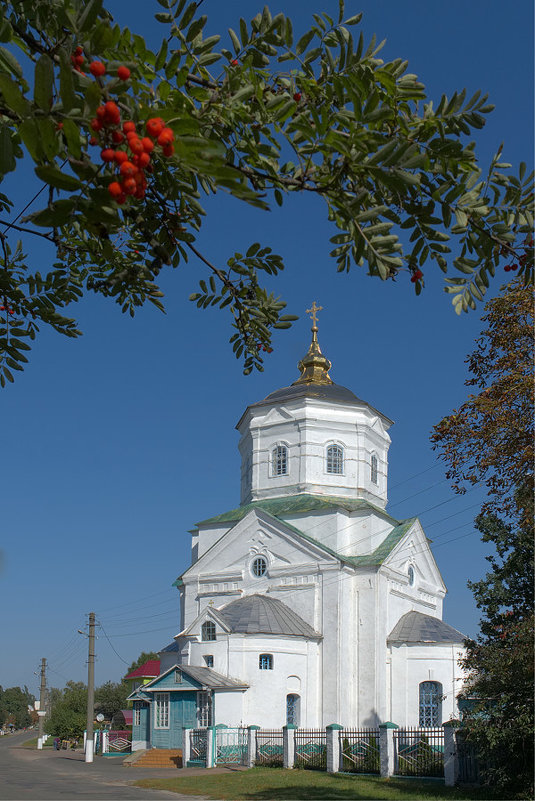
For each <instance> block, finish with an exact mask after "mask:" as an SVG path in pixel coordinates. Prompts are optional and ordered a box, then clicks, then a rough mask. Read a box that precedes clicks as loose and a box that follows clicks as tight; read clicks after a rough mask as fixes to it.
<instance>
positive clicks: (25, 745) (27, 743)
mask: <svg viewBox="0 0 535 801" xmlns="http://www.w3.org/2000/svg"><path fill="white" fill-rule="evenodd" d="M53 745H54V738H53V737H49V738H48V740H47V741H46V743H43V748H51V747H53ZM22 747H23V748H37V737H32V739H31V740H25V741H24V742H23V743H22Z"/></svg>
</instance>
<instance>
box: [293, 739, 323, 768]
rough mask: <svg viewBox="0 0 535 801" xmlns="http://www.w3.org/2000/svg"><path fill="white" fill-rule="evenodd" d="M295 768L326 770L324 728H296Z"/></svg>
mask: <svg viewBox="0 0 535 801" xmlns="http://www.w3.org/2000/svg"><path fill="white" fill-rule="evenodd" d="M294 765H295V767H296V768H307V769H308V770H327V734H326V731H325V729H296V730H295V756H294Z"/></svg>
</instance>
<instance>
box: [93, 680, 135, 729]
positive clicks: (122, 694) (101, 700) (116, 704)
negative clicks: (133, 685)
mask: <svg viewBox="0 0 535 801" xmlns="http://www.w3.org/2000/svg"><path fill="white" fill-rule="evenodd" d="M129 692H130V687H129V685H128V682H125V681H121V682H114V681H107V682H106V683H105V684H102V685H101V686H100V687H97V688H96V690H95V712H97V713H98V712H101V713H102V714H103V715H104V717H105V718H106V719H107V720H111V719H112V717H113V715H114V714H115V712H119V711H120V710H121V709H125V708H126V697H127V695H128V694H129Z"/></svg>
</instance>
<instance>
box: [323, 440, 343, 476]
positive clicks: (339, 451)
mask: <svg viewBox="0 0 535 801" xmlns="http://www.w3.org/2000/svg"><path fill="white" fill-rule="evenodd" d="M327 472H328V473H337V474H338V475H342V473H343V472H344V451H343V448H341V447H340V446H339V445H329V447H328V448H327Z"/></svg>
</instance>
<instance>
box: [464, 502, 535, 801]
mask: <svg viewBox="0 0 535 801" xmlns="http://www.w3.org/2000/svg"><path fill="white" fill-rule="evenodd" d="M476 526H477V528H478V530H479V531H480V532H481V534H482V539H483V541H484V542H491V543H493V544H494V546H495V548H496V555H495V556H494V555H492V556H489V557H487V558H488V560H489V562H490V564H491V567H492V570H491V571H490V572H489V573H487V575H486V576H485V578H484V579H483V580H481V581H477V582H469V586H470V588H471V589H472V590H473V592H474V597H475V599H476V602H477V605H478V607H479V608H480V609H481V610H482V613H483V617H482V619H481V632H480V634H479V636H478V638H477V640H468V642H467V644H466V645H467V655H466V658H465V659H464V660H463V664H464V667H465V668H467V670H468V671H469V680H468V682H467V684H466V686H465V687H464V688H463V691H462V694H461V697H464V698H466V699H470V705H469V707H468V710H467V712H466V713H465V714H464V717H463V721H464V725H465V727H466V728H467V730H468V735H469V737H470V739H472V740H473V741H474V742H475V743H476V745H477V747H478V750H479V752H480V754H481V755H482V757H483V760H484V763H486V768H485V780H486V782H487V783H488V784H491V785H493V786H496V787H497V788H498V789H500V790H506V791H519V792H521V793H522V794H523V795H525V797H526V798H533V789H534V788H533V757H534V754H533V725H534V720H533V679H534V671H533V660H534V653H533V636H534V625H533V624H534V619H533V601H534V597H533V583H534V579H535V575H534V569H533V528H532V527H531V526H529V525H523V526H522V525H521V526H517V527H515V526H513V525H508V524H506V523H504V522H503V521H502V520H500V519H499V518H498V517H497V516H496V515H486V516H485V515H480V516H479V517H478V518H477V521H476Z"/></svg>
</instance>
